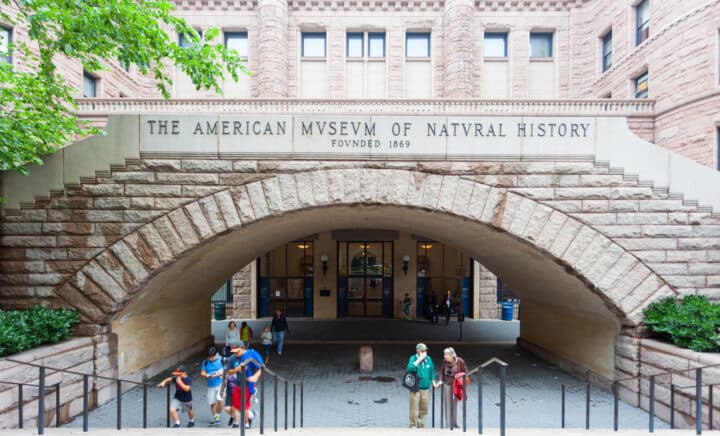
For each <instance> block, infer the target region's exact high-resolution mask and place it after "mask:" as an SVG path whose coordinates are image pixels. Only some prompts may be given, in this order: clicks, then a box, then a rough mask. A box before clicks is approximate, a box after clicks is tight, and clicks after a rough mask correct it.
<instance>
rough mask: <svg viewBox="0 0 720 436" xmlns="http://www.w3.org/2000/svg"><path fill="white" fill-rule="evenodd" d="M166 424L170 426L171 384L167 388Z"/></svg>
mask: <svg viewBox="0 0 720 436" xmlns="http://www.w3.org/2000/svg"><path fill="white" fill-rule="evenodd" d="M165 426H166V427H167V428H170V385H166V388H165Z"/></svg>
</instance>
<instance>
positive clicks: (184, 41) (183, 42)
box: [178, 29, 202, 47]
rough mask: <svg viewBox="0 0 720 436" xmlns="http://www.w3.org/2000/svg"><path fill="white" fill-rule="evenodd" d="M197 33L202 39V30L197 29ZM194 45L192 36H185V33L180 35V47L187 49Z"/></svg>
mask: <svg viewBox="0 0 720 436" xmlns="http://www.w3.org/2000/svg"><path fill="white" fill-rule="evenodd" d="M195 31H196V32H197V33H198V36H199V37H200V39H202V32H201V31H200V30H197V29H195ZM191 43H192V36H191V35H185V34H184V33H181V34H180V35H178V45H179V46H180V47H187V46H189V45H190V44H191Z"/></svg>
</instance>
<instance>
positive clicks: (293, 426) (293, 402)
mask: <svg viewBox="0 0 720 436" xmlns="http://www.w3.org/2000/svg"><path fill="white" fill-rule="evenodd" d="M292 415H293V424H292V425H293V428H295V383H293V414H292Z"/></svg>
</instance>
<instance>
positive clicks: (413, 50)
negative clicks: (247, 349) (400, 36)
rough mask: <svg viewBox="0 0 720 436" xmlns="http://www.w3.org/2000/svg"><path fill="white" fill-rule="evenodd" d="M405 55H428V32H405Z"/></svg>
mask: <svg viewBox="0 0 720 436" xmlns="http://www.w3.org/2000/svg"><path fill="white" fill-rule="evenodd" d="M405 56H406V57H409V58H427V57H430V34H429V33H407V34H406V35H405Z"/></svg>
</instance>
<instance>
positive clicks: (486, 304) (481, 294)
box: [473, 261, 498, 319]
mask: <svg viewBox="0 0 720 436" xmlns="http://www.w3.org/2000/svg"><path fill="white" fill-rule="evenodd" d="M473 266H474V267H475V272H474V273H475V280H476V281H477V282H476V285H477V287H476V288H475V289H476V295H477V306H476V308H477V309H476V312H477V315H476V317H477V318H479V319H497V318H498V311H497V277H496V276H495V274H493V273H492V272H491V271H490V270H489V269H487V268H485V267H484V266H482V265H481V264H479V263H478V262H477V261H474V262H473Z"/></svg>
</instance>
